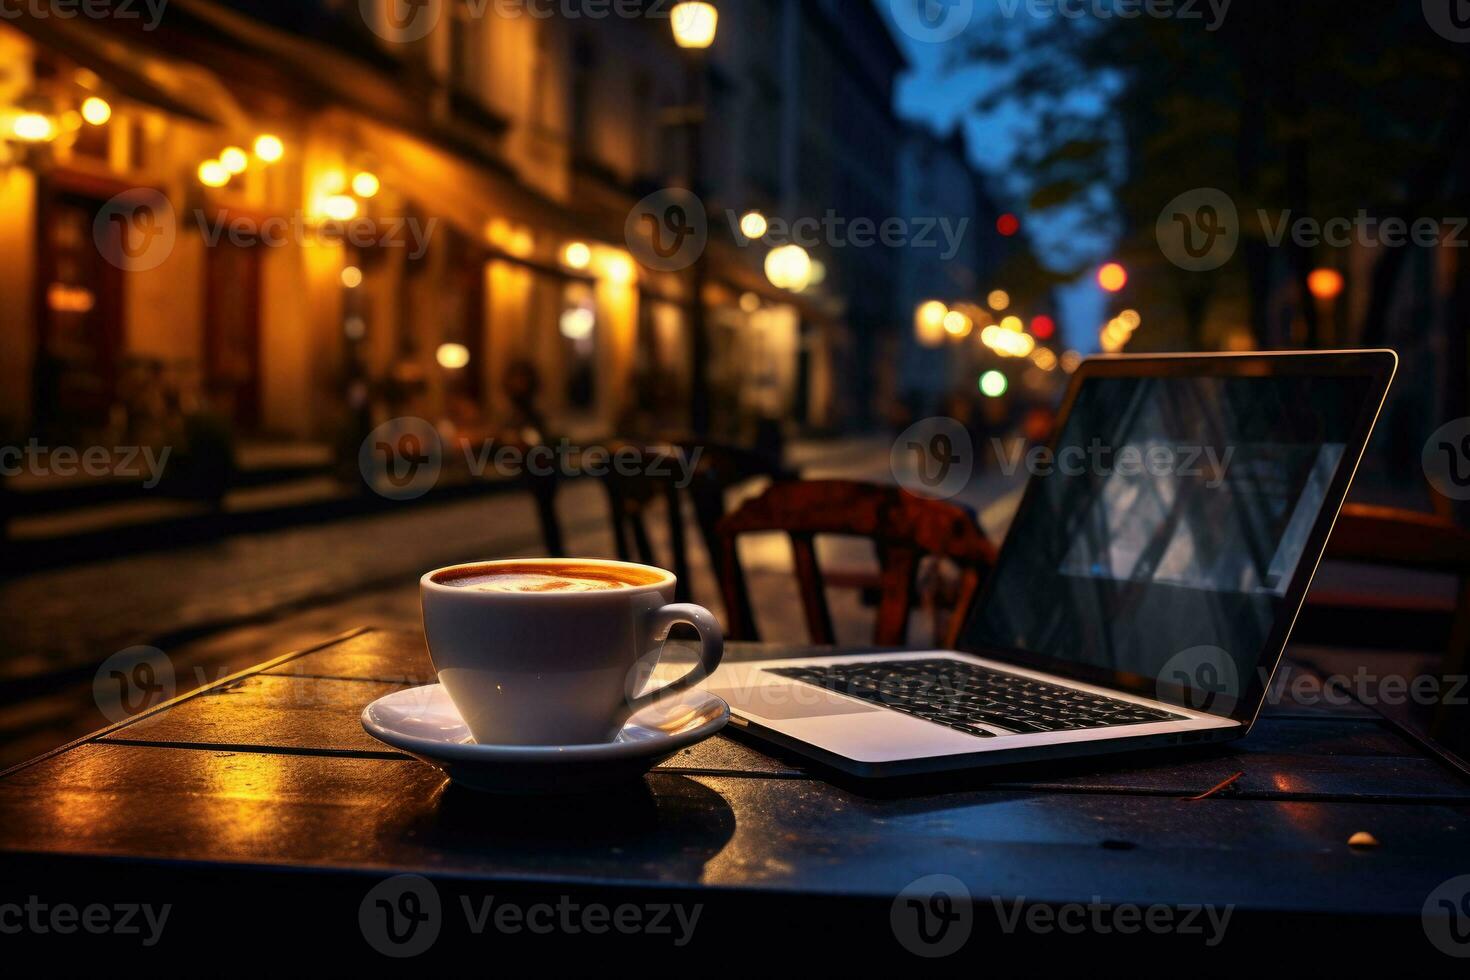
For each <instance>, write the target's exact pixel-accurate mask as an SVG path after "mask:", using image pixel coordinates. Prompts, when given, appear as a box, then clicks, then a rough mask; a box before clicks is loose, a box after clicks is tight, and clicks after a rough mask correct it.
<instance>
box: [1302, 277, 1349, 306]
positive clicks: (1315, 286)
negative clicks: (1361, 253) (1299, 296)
mask: <svg viewBox="0 0 1470 980" xmlns="http://www.w3.org/2000/svg"><path fill="white" fill-rule="evenodd" d="M1342 286H1343V279H1342V273H1341V272H1338V271H1337V270H1336V269H1314V270H1312V272H1311V274H1310V275H1308V276H1307V288H1308V289H1310V290H1311V291H1312V295H1313V296H1315V297H1317V298H1318V299H1320V300H1321V301H1322V302H1324V303H1328V302H1331V301H1332V300H1335V299H1337V297H1339V296H1341V295H1342Z"/></svg>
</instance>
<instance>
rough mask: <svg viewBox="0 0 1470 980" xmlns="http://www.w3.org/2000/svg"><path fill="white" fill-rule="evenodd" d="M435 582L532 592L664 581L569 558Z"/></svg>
mask: <svg viewBox="0 0 1470 980" xmlns="http://www.w3.org/2000/svg"><path fill="white" fill-rule="evenodd" d="M435 581H437V582H439V583H440V584H441V585H449V586H453V587H454V588H457V589H473V590H476V591H479V592H509V593H516V594H522V595H529V594H538V593H539V594H547V593H552V594H562V593H570V592H612V591H616V590H618V589H634V588H641V587H643V586H648V585H654V584H656V583H658V582H659V581H661V577H660V576H658V575H656V574H655V573H653V572H651V571H642V570H640V569H635V568H612V567H608V566H605V565H586V564H582V563H579V562H574V561H569V562H565V563H554V564H553V563H538V564H530V563H527V564H524V565H519V564H506V565H487V566H484V567H482V568H466V569H462V570H459V571H455V572H450V573H446V574H445V575H442V576H440V577H438V578H436V579H435Z"/></svg>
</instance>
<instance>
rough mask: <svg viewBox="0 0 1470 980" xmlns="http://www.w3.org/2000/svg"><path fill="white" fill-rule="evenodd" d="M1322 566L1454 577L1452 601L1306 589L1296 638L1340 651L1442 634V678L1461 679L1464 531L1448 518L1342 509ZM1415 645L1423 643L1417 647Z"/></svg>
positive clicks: (1466, 636)
mask: <svg viewBox="0 0 1470 980" xmlns="http://www.w3.org/2000/svg"><path fill="white" fill-rule="evenodd" d="M1325 560H1326V561H1331V562H1341V563H1347V564H1354V565H1372V566H1378V567H1382V568H1400V569H1407V570H1412V571H1421V572H1433V573H1438V574H1442V575H1449V576H1454V577H1455V578H1456V580H1457V583H1458V584H1457V591H1456V598H1455V601H1454V603H1453V604H1452V605H1451V606H1449V607H1446V606H1445V604H1444V603H1442V602H1435V601H1433V600H1425V599H1422V598H1419V597H1414V596H1407V597H1405V596H1399V597H1390V596H1384V595H1381V594H1377V593H1372V594H1370V593H1366V592H1363V593H1357V592H1341V591H1331V590H1318V589H1313V591H1312V593H1311V594H1310V595H1309V596H1308V600H1307V610H1306V612H1304V613H1303V618H1304V619H1305V620H1307V622H1306V623H1304V624H1303V625H1304V626H1306V629H1305V630H1304V631H1303V632H1302V633H1301V634H1298V639H1299V640H1305V641H1306V642H1311V641H1312V640H1314V639H1316V638H1317V637H1318V636H1319V635H1321V634H1324V633H1328V632H1330V633H1331V640H1332V642H1334V643H1336V644H1340V645H1344V646H1377V647H1385V648H1388V649H1405V648H1407V647H1412V646H1414V642H1413V641H1414V640H1416V639H1417V638H1420V637H1423V636H1425V635H1431V636H1434V637H1436V640H1438V639H1439V638H1443V637H1444V636H1445V635H1446V631H1447V633H1448V646H1447V650H1448V653H1447V659H1446V662H1445V665H1444V666H1445V671H1446V673H1463V672H1464V670H1465V667H1466V660H1465V658H1466V649H1467V647H1470V531H1466V530H1465V529H1463V528H1461V527H1459V526H1458V525H1456V524H1455V522H1454V521H1452V520H1450V519H1449V518H1447V517H1442V516H1439V515H1436V514H1427V513H1420V512H1417V511H1407V510H1395V509H1392V508H1388V507H1369V506H1364V505H1362V504H1348V505H1347V506H1345V507H1344V508H1343V510H1342V514H1341V516H1339V517H1338V520H1337V526H1336V527H1335V528H1334V529H1333V532H1332V539H1331V541H1329V542H1328V545H1327V554H1326V556H1325ZM1421 645H1422V644H1421Z"/></svg>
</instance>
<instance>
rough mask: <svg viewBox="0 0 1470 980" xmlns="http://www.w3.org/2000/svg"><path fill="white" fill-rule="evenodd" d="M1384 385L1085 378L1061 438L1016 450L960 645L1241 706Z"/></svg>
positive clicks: (1345, 380)
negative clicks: (1029, 480)
mask: <svg viewBox="0 0 1470 980" xmlns="http://www.w3.org/2000/svg"><path fill="white" fill-rule="evenodd" d="M1380 399H1381V392H1377V391H1375V382H1374V380H1373V379H1372V378H1370V377H1368V376H1364V375H1354V376H1335V377H1334V376H1328V377H1322V376H1316V377H1307V376H1304V375H1299V374H1288V375H1279V376H1278V375H1265V374H1263V375H1260V376H1239V374H1238V373H1237V374H1236V375H1233V376H1223V375H1222V376H1215V377H1209V376H1198V375H1196V376H1169V377H1137V376H1129V377H1116V376H1108V375H1106V374H1105V375H1103V376H1091V377H1087V378H1085V380H1083V381H1081V382H1080V388H1079V389H1078V391H1077V393H1076V398H1075V401H1074V402H1073V406H1072V410H1071V412H1070V414H1069V415H1068V416H1067V418H1066V420H1065V423H1064V425H1063V429H1062V432H1061V434H1060V438H1059V439H1058V441H1057V443H1056V445H1055V447H1054V449H1051V448H1047V449H1032V450H1031V451H1030V452H1029V453H1028V454H1027V455H1025V456H1024V457H1023V458H1022V460H1021V461H1022V463H1023V465H1025V466H1026V468H1027V470H1028V471H1029V472H1030V473H1031V475H1032V477H1033V485H1032V487H1031V488H1030V491H1029V493H1028V496H1027V498H1026V501H1025V504H1024V505H1023V507H1022V509H1021V512H1020V513H1019V514H1018V516H1017V519H1016V523H1015V525H1014V526H1013V527H1012V529H1011V532H1010V535H1009V536H1008V538H1007V540H1006V544H1005V548H1004V551H1003V553H1002V555H1001V558H1000V562H999V565H998V567H997V568H996V570H995V573H994V579H993V582H992V583H991V587H990V589H989V591H988V594H987V599H986V601H985V602H984V604H983V605H982V606H981V607H980V608H979V609H977V610H976V612H975V614H974V615H972V617H971V619H970V621H969V623H968V624H967V626H966V635H965V638H964V639H965V647H966V648H967V649H971V650H977V651H979V650H991V651H998V652H1009V653H1012V654H1015V655H1019V656H1013V657H1012V659H1021V657H1024V658H1025V660H1027V661H1030V662H1035V663H1038V664H1040V665H1043V666H1045V664H1044V662H1045V661H1051V662H1052V664H1051V666H1053V668H1054V669H1055V668H1056V667H1057V666H1059V665H1067V666H1068V667H1072V668H1075V669H1071V670H1067V671H1065V673H1067V674H1068V675H1069V676H1073V677H1077V678H1078V679H1082V680H1093V681H1095V682H1097V683H1104V684H1110V685H1112V686H1122V687H1125V688H1132V689H1136V690H1138V691H1139V692H1140V693H1147V694H1149V695H1150V696H1156V697H1159V698H1161V699H1163V700H1168V701H1173V702H1175V703H1181V704H1189V705H1191V706H1192V707H1196V708H1199V709H1201V710H1205V711H1209V712H1211V713H1214V714H1224V715H1229V714H1231V713H1232V712H1233V711H1234V710H1235V708H1236V706H1237V703H1238V700H1239V699H1240V697H1241V696H1242V694H1243V692H1244V691H1245V690H1246V689H1248V688H1249V687H1251V683H1250V681H1251V680H1252V677H1251V675H1252V674H1254V673H1255V672H1257V671H1258V669H1259V666H1260V665H1262V663H1263V651H1265V649H1266V646H1267V643H1268V641H1269V639H1270V637H1271V635H1272V633H1273V629H1274V627H1275V626H1276V624H1277V621H1278V619H1280V618H1281V617H1289V616H1293V615H1294V614H1295V609H1294V608H1289V602H1290V600H1289V598H1288V592H1289V590H1290V586H1291V584H1292V581H1293V576H1294V575H1295V574H1296V572H1297V571H1298V569H1299V568H1302V566H1303V565H1304V564H1305V565H1307V566H1311V565H1314V564H1315V562H1316V560H1317V557H1318V556H1317V555H1316V554H1312V555H1308V554H1307V550H1308V547H1309V541H1310V539H1311V537H1312V532H1313V529H1314V527H1315V526H1316V524H1317V521H1318V518H1319V516H1320V515H1321V513H1322V510H1323V507H1324V505H1325V504H1326V503H1327V502H1328V499H1329V494H1330V492H1331V491H1332V484H1333V480H1334V478H1335V477H1336V476H1338V474H1339V472H1340V471H1341V470H1342V469H1343V468H1344V467H1348V468H1351V467H1352V466H1354V465H1355V464H1356V460H1357V455H1358V452H1359V451H1360V449H1361V447H1360V446H1358V445H1357V444H1356V440H1360V439H1362V436H1361V434H1360V433H1361V432H1362V429H1363V426H1364V421H1363V413H1364V412H1365V411H1374V410H1376V408H1377V405H1378V401H1379V400H1380ZM1339 492H1340V490H1339ZM1337 505H1338V503H1337V501H1335V500H1334V501H1332V506H1333V508H1334V509H1335V508H1336V506H1337ZM1303 570H1304V571H1308V572H1309V571H1310V570H1311V568H1310V567H1307V568H1305V569H1303ZM1272 653H1273V654H1274V653H1275V651H1272ZM1271 666H1273V663H1270V662H1267V663H1265V669H1266V670H1268V671H1269V670H1270V668H1271ZM1262 683H1264V679H1262Z"/></svg>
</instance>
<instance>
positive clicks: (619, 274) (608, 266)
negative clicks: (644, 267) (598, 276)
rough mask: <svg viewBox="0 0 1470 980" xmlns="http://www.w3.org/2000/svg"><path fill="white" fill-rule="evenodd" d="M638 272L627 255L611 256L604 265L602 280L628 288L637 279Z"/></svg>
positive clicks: (604, 261)
mask: <svg viewBox="0 0 1470 980" xmlns="http://www.w3.org/2000/svg"><path fill="white" fill-rule="evenodd" d="M637 275H638V270H637V268H636V267H635V266H634V265H633V260H632V259H630V258H628V257H627V256H626V255H621V254H615V255H609V256H608V257H607V258H606V259H604V260H603V263H602V278H603V279H606V280H607V281H608V282H610V283H612V284H613V285H615V286H626V285H628V284H629V283H631V282H632V281H633V280H634V279H635V278H637Z"/></svg>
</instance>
